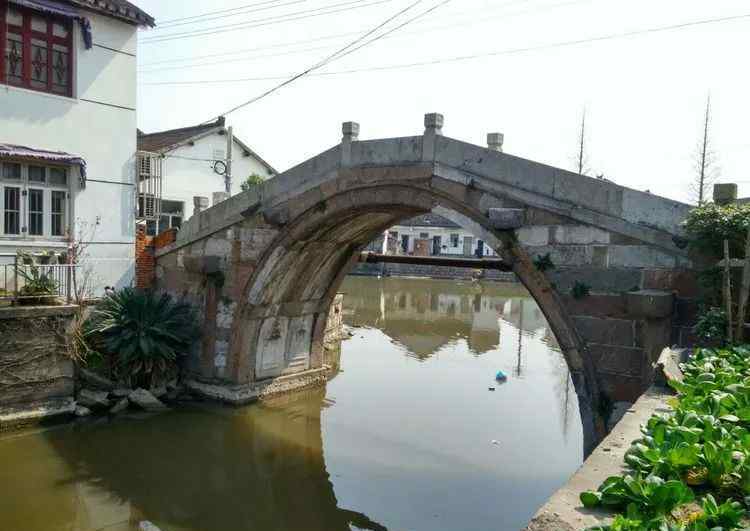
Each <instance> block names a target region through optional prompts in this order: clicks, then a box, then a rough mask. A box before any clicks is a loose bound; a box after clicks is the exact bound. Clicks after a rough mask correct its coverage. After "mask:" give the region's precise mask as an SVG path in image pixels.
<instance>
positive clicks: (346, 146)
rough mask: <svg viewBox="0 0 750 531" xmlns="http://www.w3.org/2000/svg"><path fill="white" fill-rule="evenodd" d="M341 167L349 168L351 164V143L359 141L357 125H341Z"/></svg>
mask: <svg viewBox="0 0 750 531" xmlns="http://www.w3.org/2000/svg"><path fill="white" fill-rule="evenodd" d="M341 133H342V134H343V137H342V138H341V165H342V166H349V165H350V164H351V162H352V142H356V141H357V140H359V124H358V123H357V122H344V123H343V124H341Z"/></svg>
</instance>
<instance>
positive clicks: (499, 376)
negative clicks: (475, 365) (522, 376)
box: [495, 371, 508, 382]
mask: <svg viewBox="0 0 750 531" xmlns="http://www.w3.org/2000/svg"><path fill="white" fill-rule="evenodd" d="M507 379H508V377H507V376H505V373H504V372H503V371H497V374H496V375H495V380H497V381H498V382H504V381H505V380H507Z"/></svg>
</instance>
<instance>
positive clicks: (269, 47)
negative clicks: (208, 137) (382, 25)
mask: <svg viewBox="0 0 750 531" xmlns="http://www.w3.org/2000/svg"><path fill="white" fill-rule="evenodd" d="M593 1H594V0H567V1H564V2H558V3H556V4H551V5H540V6H536V7H535V8H532V9H526V10H522V11H515V12H512V13H510V16H515V15H523V14H527V13H533V12H537V11H547V10H551V9H556V8H558V7H563V6H568V5H572V4H580V3H588V2H593ZM527 2H528V0H509V1H508V2H505V3H503V4H500V5H495V6H493V10H494V8H496V7H501V8H507V7H510V6H512V5H513V4H518V3H527ZM482 13H483V14H484V13H486V9H482ZM508 16H509V14H508V13H503V14H501V15H496V16H494V17H484V18H483V19H482V22H484V21H490V20H496V19H498V18H507V17H508ZM467 18H469V22H472V21H475V20H477V17H476V16H474V15H471V16H470V17H467ZM454 26H455V24H448V25H443V26H437V27H436V28H434V29H443V28H450V27H454ZM362 31H365V28H362V29H360V30H357V31H348V32H346V33H334V34H329V35H323V36H321V37H314V38H311V39H302V40H297V41H288V42H281V43H275V44H270V45H264V46H256V47H254V48H246V49H244V50H233V51H229V52H217V53H211V54H204V55H190V56H185V57H175V58H172V59H162V60H159V61H152V62H150V63H143V64H140V65H139V67H141V68H143V67H149V66H156V65H163V64H169V63H184V62H194V61H199V60H203V59H213V58H216V57H226V56H233V55H241V54H244V53H249V52H258V51H264V50H273V49H277V48H284V47H287V46H295V45H298V44H310V43H315V42H321V41H327V40H332V39H339V38H343V37H351V36H353V35H359V34H360V33H362ZM415 33H417V32H408V33H405V34H404V35H410V34H415Z"/></svg>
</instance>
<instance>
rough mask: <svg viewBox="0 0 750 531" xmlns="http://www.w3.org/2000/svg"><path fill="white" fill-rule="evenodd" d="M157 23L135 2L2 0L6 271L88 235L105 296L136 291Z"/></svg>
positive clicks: (0, 154) (0, 116)
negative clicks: (144, 78)
mask: <svg viewBox="0 0 750 531" xmlns="http://www.w3.org/2000/svg"><path fill="white" fill-rule="evenodd" d="M153 25H154V19H153V18H152V17H151V16H149V15H148V14H147V13H145V12H144V11H142V10H141V9H139V8H138V7H136V6H135V5H133V4H132V3H130V2H128V1H126V0H43V1H40V0H11V1H0V255H2V258H3V260H2V261H0V263H8V260H10V261H11V263H12V260H13V256H14V255H15V253H16V252H17V251H19V250H23V251H27V252H30V253H34V254H36V253H41V252H42V251H49V252H53V253H59V254H60V255H62V254H64V253H65V251H66V250H67V248H68V246H69V245H70V242H71V240H72V239H73V238H74V237H75V236H77V235H78V233H79V231H84V232H83V234H82V235H83V237H84V239H85V240H86V242H87V245H88V250H87V253H88V261H89V265H90V266H91V268H92V270H93V275H92V283H93V286H92V288H93V290H94V292H96V293H102V292H103V289H104V286H117V287H122V286H127V285H129V284H130V283H131V281H132V278H133V257H134V232H135V208H134V205H133V202H134V197H135V195H134V193H133V190H134V184H135V180H134V175H135V153H136V64H137V59H136V53H137V50H138V46H137V34H138V29H139V28H142V27H150V26H153ZM84 228H85V230H84ZM0 288H2V286H0Z"/></svg>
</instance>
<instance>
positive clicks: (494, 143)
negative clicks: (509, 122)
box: [487, 133, 505, 152]
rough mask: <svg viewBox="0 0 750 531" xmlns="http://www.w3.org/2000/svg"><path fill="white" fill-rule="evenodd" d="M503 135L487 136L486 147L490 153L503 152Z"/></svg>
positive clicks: (493, 134) (491, 134)
mask: <svg viewBox="0 0 750 531" xmlns="http://www.w3.org/2000/svg"><path fill="white" fill-rule="evenodd" d="M504 140H505V135H503V134H502V133H489V134H488V135H487V147H488V148H489V149H491V150H492V151H500V152H502V151H503V141H504Z"/></svg>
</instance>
